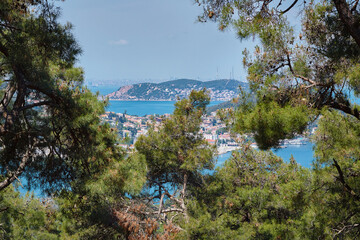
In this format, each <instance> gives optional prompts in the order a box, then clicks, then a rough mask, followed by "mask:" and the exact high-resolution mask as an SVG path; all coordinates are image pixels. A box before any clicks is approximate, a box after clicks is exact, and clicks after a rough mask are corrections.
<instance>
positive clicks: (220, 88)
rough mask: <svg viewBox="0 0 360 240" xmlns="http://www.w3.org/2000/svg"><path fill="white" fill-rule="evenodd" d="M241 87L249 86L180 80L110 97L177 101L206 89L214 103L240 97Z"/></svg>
mask: <svg viewBox="0 0 360 240" xmlns="http://www.w3.org/2000/svg"><path fill="white" fill-rule="evenodd" d="M239 87H243V88H246V89H247V88H248V84H247V83H245V82H240V81H237V80H234V79H221V80H213V81H204V82H203V81H198V80H192V79H178V80H173V81H167V82H162V83H139V84H133V85H127V86H123V87H121V88H119V89H118V90H117V91H115V92H112V93H110V94H108V95H106V96H107V97H109V99H110V100H122V101H175V100H177V99H178V98H180V99H182V98H186V97H187V96H188V95H189V94H190V92H191V90H194V89H195V90H201V89H203V88H206V89H208V90H209V91H210V97H211V100H212V101H229V100H231V99H233V98H234V97H237V96H238V93H239Z"/></svg>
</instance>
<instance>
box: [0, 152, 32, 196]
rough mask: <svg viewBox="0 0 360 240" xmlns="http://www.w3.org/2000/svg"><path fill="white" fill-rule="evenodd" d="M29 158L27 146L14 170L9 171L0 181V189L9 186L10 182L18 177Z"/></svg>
mask: <svg viewBox="0 0 360 240" xmlns="http://www.w3.org/2000/svg"><path fill="white" fill-rule="evenodd" d="M29 159H30V148H27V150H26V153H25V154H24V156H23V157H22V159H21V162H20V165H19V167H18V168H17V169H16V171H15V172H13V173H10V176H9V177H7V178H6V179H5V180H4V181H2V182H0V191H1V190H3V189H4V188H6V187H7V186H9V185H10V184H11V183H13V182H14V181H15V180H16V179H18V177H19V176H20V175H21V174H22V172H23V171H24V169H25V167H26V165H27V163H28V162H29Z"/></svg>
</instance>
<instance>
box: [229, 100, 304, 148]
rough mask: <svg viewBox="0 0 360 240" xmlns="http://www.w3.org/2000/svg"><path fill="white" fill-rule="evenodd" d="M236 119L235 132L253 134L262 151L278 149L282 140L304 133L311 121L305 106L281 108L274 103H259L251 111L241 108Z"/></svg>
mask: <svg viewBox="0 0 360 240" xmlns="http://www.w3.org/2000/svg"><path fill="white" fill-rule="evenodd" d="M236 119H237V121H236V122H235V126H234V130H236V131H237V132H240V133H241V132H242V133H246V132H251V133H253V134H254V139H255V141H256V142H257V144H258V145H259V148H260V149H268V148H270V147H274V146H275V147H276V146H278V145H279V141H280V140H281V139H285V138H293V137H294V134H295V133H298V134H301V133H303V131H304V130H305V128H306V126H307V123H308V121H309V117H308V111H307V109H306V108H305V107H304V106H299V107H291V106H286V107H281V106H279V105H278V104H276V103H274V102H269V103H259V104H257V105H256V106H255V107H253V108H250V109H249V108H248V109H241V108H240V109H239V111H238V112H237V113H236Z"/></svg>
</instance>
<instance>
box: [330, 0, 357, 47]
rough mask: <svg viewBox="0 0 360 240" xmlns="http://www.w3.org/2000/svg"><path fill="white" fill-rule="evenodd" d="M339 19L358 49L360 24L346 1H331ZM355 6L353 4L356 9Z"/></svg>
mask: <svg viewBox="0 0 360 240" xmlns="http://www.w3.org/2000/svg"><path fill="white" fill-rule="evenodd" d="M333 2H334V4H335V7H336V10H337V12H338V13H339V17H340V19H341V21H342V23H343V24H344V25H345V27H346V29H347V30H348V31H349V33H350V35H351V36H352V37H353V38H354V40H355V42H356V44H357V45H358V46H359V47H360V24H359V21H358V20H356V18H355V16H354V15H353V14H352V12H351V9H350V6H349V5H348V4H347V2H346V0H333ZM356 5H357V4H355V7H356Z"/></svg>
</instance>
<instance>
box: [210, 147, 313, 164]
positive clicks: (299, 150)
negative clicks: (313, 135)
mask: <svg viewBox="0 0 360 240" xmlns="http://www.w3.org/2000/svg"><path fill="white" fill-rule="evenodd" d="M313 146H314V144H312V143H310V142H308V143H307V144H306V145H288V146H287V147H286V148H280V149H272V150H271V151H272V152H273V153H275V154H276V155H277V156H279V157H281V158H282V159H283V160H284V161H285V162H288V161H289V159H290V157H291V155H293V156H294V158H295V160H296V162H297V163H299V164H300V165H301V166H303V167H307V168H311V164H312V162H313V160H314V156H313ZM230 156H231V152H228V153H225V154H222V155H219V156H218V159H217V164H216V167H219V166H221V165H222V164H223V163H224V162H225V161H226V160H227V159H228V158H229V157H230Z"/></svg>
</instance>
